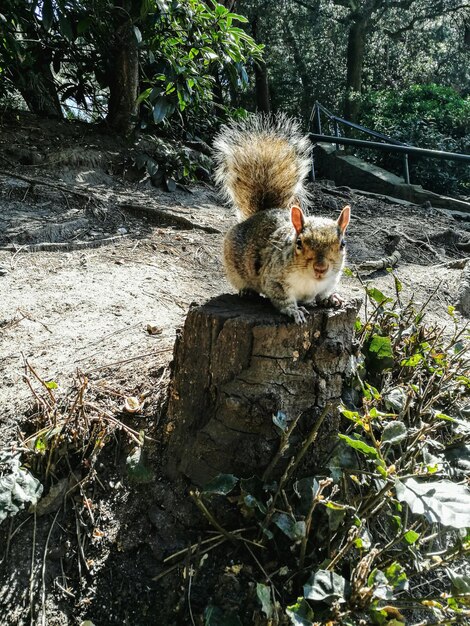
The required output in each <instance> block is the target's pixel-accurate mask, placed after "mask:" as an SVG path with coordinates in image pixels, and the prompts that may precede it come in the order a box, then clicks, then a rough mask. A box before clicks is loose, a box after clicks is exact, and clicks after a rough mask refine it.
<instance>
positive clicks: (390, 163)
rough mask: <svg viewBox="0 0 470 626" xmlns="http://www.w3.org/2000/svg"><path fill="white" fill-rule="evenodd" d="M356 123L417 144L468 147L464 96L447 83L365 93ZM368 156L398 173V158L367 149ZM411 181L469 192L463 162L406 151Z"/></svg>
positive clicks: (469, 111) (469, 100) (469, 120)
mask: <svg viewBox="0 0 470 626" xmlns="http://www.w3.org/2000/svg"><path fill="white" fill-rule="evenodd" d="M362 111H363V112H362V120H361V122H362V124H363V125H365V126H367V127H369V128H373V129H374V130H378V131H379V132H382V133H384V134H386V135H389V136H390V137H393V138H394V139H398V140H399V141H402V142H404V143H409V144H411V145H414V146H417V147H419V148H430V149H432V150H443V151H446V152H460V153H468V152H469V148H470V97H469V96H467V97H466V98H464V97H462V96H460V95H459V94H458V93H457V92H456V91H455V90H454V89H452V88H451V87H443V86H439V85H434V84H431V85H412V86H411V87H409V88H407V89H404V90H402V91H397V90H391V89H386V90H383V91H376V92H371V93H369V94H367V95H366V96H365V98H364V102H363V110H362ZM372 158H373V159H374V161H375V162H376V163H377V164H378V165H380V166H381V167H384V168H386V169H391V170H392V171H396V172H397V173H399V174H401V173H402V167H401V164H402V157H401V156H400V155H392V154H388V153H386V152H383V153H382V152H381V153H375V152H374V153H373V157H372ZM409 159H410V177H411V182H415V183H419V184H421V185H423V186H424V187H426V188H428V189H430V190H432V191H436V192H438V193H444V194H452V193H469V191H470V177H469V175H468V172H469V166H468V164H464V163H457V162H453V161H441V160H437V159H423V158H417V157H414V156H412V155H410V157H409Z"/></svg>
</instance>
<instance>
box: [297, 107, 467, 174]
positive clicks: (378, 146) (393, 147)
mask: <svg viewBox="0 0 470 626" xmlns="http://www.w3.org/2000/svg"><path fill="white" fill-rule="evenodd" d="M322 113H323V114H324V115H325V116H326V117H327V119H328V120H329V121H330V122H331V123H332V124H333V133H334V134H333V135H324V134H323V133H322V126H321V114H322ZM340 124H342V125H344V126H346V127H348V128H354V129H355V130H357V131H360V132H362V133H365V134H366V135H370V136H371V137H374V138H375V139H380V140H381V141H366V140H364V139H352V138H350V137H343V136H341V131H340V126H339V125H340ZM310 126H311V128H312V127H313V130H315V131H316V132H311V133H310V134H309V136H310V139H311V140H312V141H313V142H314V143H317V142H325V143H335V144H336V149H337V150H339V146H340V145H346V146H358V147H361V148H371V149H372V150H382V151H384V152H397V153H400V154H402V155H403V178H404V180H405V183H407V184H409V183H410V170H409V164H408V155H409V154H414V155H416V156H423V157H430V158H432V159H448V160H450V161H465V162H467V163H470V155H469V154H460V153H458V152H444V151H443V150H428V149H427V148H416V147H415V146H411V145H409V144H407V143H403V142H402V141H398V140H397V139H393V138H392V137H388V136H387V135H383V134H382V133H379V132H377V131H375V130H371V129H370V128H366V127H365V126H361V125H360V124H355V123H354V122H350V121H349V120H345V119H343V118H342V117H338V116H337V115H334V113H331V111H328V109H327V108H325V107H324V106H323V105H322V104H320V103H319V102H315V104H314V106H313V109H312V113H311V115H310ZM313 175H314V177H315V172H313Z"/></svg>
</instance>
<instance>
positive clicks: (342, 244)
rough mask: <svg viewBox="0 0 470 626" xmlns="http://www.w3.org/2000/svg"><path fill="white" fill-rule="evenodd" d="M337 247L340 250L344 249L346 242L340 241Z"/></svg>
mask: <svg viewBox="0 0 470 626" xmlns="http://www.w3.org/2000/svg"><path fill="white" fill-rule="evenodd" d="M339 247H340V248H341V249H343V248H345V247H346V241H345V240H344V239H341V241H340V242H339Z"/></svg>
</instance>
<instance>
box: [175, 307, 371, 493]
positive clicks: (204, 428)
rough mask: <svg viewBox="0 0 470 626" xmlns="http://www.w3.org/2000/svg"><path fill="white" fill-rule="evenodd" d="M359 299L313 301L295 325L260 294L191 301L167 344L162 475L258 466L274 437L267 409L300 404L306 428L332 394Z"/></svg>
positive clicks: (203, 479)
mask: <svg viewBox="0 0 470 626" xmlns="http://www.w3.org/2000/svg"><path fill="white" fill-rule="evenodd" d="M359 305H360V302H359V301H351V302H347V303H345V304H344V305H343V306H342V307H341V308H340V309H324V308H317V307H312V308H311V309H310V315H309V317H308V321H307V323H306V324H304V325H297V324H295V323H293V322H291V321H290V320H289V319H288V318H287V317H286V316H285V315H281V314H280V313H278V312H277V311H276V310H275V309H274V308H273V307H272V306H271V304H270V303H269V302H268V301H267V300H265V299H262V298H259V299H257V300H256V299H255V300H249V299H246V298H243V299H242V298H240V297H238V296H233V295H223V296H220V297H218V298H214V299H213V300H210V301H209V302H207V303H206V304H204V305H202V306H194V307H193V308H191V309H190V311H189V313H188V316H187V318H186V322H185V325H184V328H183V331H182V333H180V335H179V336H178V338H177V341H176V343H175V349H174V361H173V372H172V380H171V385H170V394H169V401H168V415H167V417H168V423H167V426H168V430H167V432H168V431H169V432H170V440H169V446H168V470H169V474H170V476H172V477H176V476H178V474H179V473H182V474H184V475H185V476H187V477H188V478H189V479H190V480H191V482H192V483H193V484H196V485H199V486H204V485H205V484H206V483H207V482H208V481H209V480H211V479H212V478H214V477H215V476H216V475H217V474H220V473H233V474H235V475H237V476H244V477H248V476H252V475H253V474H261V473H262V472H263V470H264V469H265V468H266V467H267V466H268V465H269V462H270V461H271V459H272V457H273V455H274V454H275V452H276V451H277V449H278V447H279V433H278V432H277V431H276V428H275V426H274V424H273V420H272V418H273V415H276V414H277V412H278V411H282V412H283V413H284V414H285V415H286V416H287V418H288V419H293V418H295V417H297V416H298V415H299V413H300V414H303V416H302V418H301V419H302V420H303V422H305V423H304V426H303V427H304V429H306V430H308V427H309V425H310V428H311V427H312V426H313V423H314V422H315V419H316V417H317V415H318V414H319V413H320V412H321V410H322V408H323V407H325V405H326V404H327V403H330V402H338V401H339V399H340V397H341V390H342V385H343V378H344V374H345V371H346V369H347V366H348V363H349V360H350V356H351V351H352V341H353V333H354V322H355V319H356V315H357V311H358V308H359ZM338 421H339V417H338V416H337V415H336V416H335V417H333V418H332V417H331V416H330V418H329V419H328V420H325V422H324V423H323V425H322V427H321V429H320V431H319V434H318V438H317V441H316V443H315V444H314V446H313V450H312V451H311V453H310V461H311V462H312V461H313V462H316V463H317V462H321V457H322V454H323V458H324V456H325V453H326V449H327V448H330V447H331V446H329V445H328V444H330V443H331V442H334V441H336V433H337V429H338ZM299 436H302V433H300V435H299Z"/></svg>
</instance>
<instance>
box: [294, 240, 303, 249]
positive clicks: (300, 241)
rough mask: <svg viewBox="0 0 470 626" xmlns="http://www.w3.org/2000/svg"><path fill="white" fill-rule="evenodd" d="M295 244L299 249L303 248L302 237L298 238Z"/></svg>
mask: <svg viewBox="0 0 470 626" xmlns="http://www.w3.org/2000/svg"><path fill="white" fill-rule="evenodd" d="M295 245H296V246H297V250H302V239H301V238H300V237H298V238H297V241H296V242H295Z"/></svg>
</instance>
